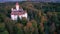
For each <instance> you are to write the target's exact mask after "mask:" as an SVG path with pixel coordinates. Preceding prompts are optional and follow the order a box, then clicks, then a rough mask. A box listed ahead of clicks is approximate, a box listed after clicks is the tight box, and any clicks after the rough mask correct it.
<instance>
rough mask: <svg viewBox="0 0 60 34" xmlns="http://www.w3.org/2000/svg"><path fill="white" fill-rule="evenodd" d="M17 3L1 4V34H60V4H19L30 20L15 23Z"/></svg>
mask: <svg viewBox="0 0 60 34" xmlns="http://www.w3.org/2000/svg"><path fill="white" fill-rule="evenodd" d="M15 3H16V2H5V3H0V34H60V3H42V2H19V5H20V6H22V8H23V9H24V10H26V11H27V13H28V17H29V20H26V19H25V18H23V19H22V20H20V19H19V18H18V20H17V21H13V20H11V8H12V7H15Z"/></svg>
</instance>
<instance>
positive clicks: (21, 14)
mask: <svg viewBox="0 0 60 34" xmlns="http://www.w3.org/2000/svg"><path fill="white" fill-rule="evenodd" d="M18 17H19V18H20V19H22V17H25V18H26V19H27V12H26V11H24V10H23V9H22V8H21V6H19V4H18V3H16V5H15V9H14V8H11V19H12V20H17V18H18Z"/></svg>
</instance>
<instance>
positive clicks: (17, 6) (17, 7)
mask: <svg viewBox="0 0 60 34" xmlns="http://www.w3.org/2000/svg"><path fill="white" fill-rule="evenodd" d="M16 10H19V4H18V2H17V3H16Z"/></svg>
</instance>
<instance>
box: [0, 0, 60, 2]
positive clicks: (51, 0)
mask: <svg viewBox="0 0 60 34" xmlns="http://www.w3.org/2000/svg"><path fill="white" fill-rule="evenodd" d="M8 1H27V0H0V2H8ZM28 1H40V2H41V1H42V2H60V0H28Z"/></svg>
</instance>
